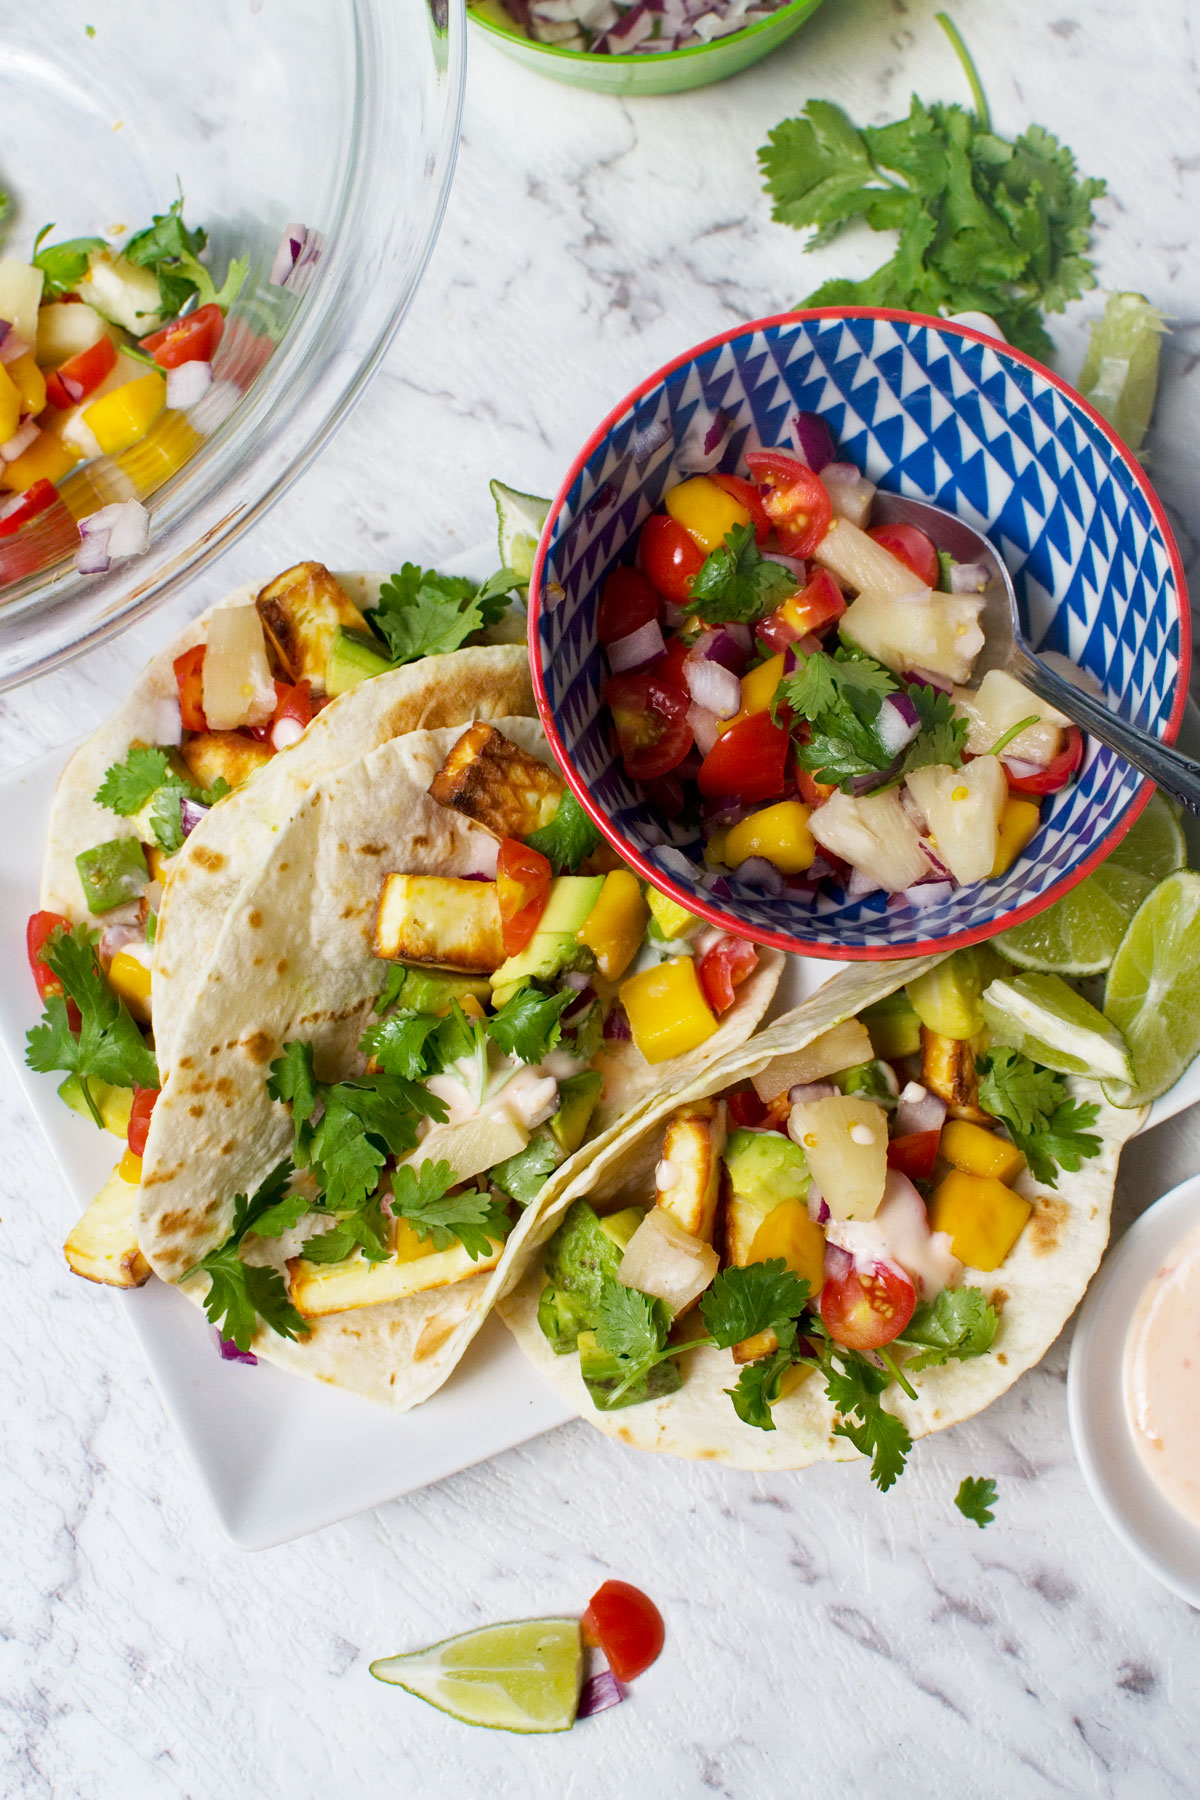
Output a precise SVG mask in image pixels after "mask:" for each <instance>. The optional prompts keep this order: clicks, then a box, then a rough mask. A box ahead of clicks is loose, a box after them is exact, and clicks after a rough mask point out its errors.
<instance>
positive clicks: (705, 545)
mask: <svg viewBox="0 0 1200 1800" xmlns="http://www.w3.org/2000/svg"><path fill="white" fill-rule="evenodd" d="M663 504H664V506H665V507H666V509H667V511H668V513H669V514H670V516H671V517H672V518H673V519H674V520H675V522H676V524H678V525H682V526H683V529H684V530H685V531H686V532H688V533H689V535H690V536H691V537H693V538H694V539H695V540H696V543H697V544H698V545H699V546H700V548H701V550H703V551H704V552H705V553H706V554H707V553H708V552H710V551H713V550H719V549H720V547H721V545H722V544H723V543H724V542H725V539H726V537H727V536H728V534H729V533H730V532H731V531H732V530H733V528H734V526H735V525H748V524H749V523H750V513H749V510H748V509H747V508H746V507H744V506H743V505H742V503H741V501H740V500H735V499H734V497H733V495H732V494H727V493H726V492H725V490H724V488H720V487H718V486H717V484H716V482H715V481H710V480H709V478H708V476H707V475H693V476H692V478H691V480H690V481H681V482H680V483H679V485H678V487H673V488H668V489H667V491H666V493H665V494H664V495H663Z"/></svg>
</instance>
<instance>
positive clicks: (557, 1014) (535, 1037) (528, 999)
mask: <svg viewBox="0 0 1200 1800" xmlns="http://www.w3.org/2000/svg"><path fill="white" fill-rule="evenodd" d="M578 998H579V996H578V995H577V994H576V993H574V992H573V991H572V990H571V989H570V988H564V989H563V990H562V991H561V993H557V994H543V993H542V991H541V989H540V988H537V987H534V986H533V985H532V984H530V985H529V986H528V987H523V988H518V989H517V991H516V993H515V994H514V995H513V996H512V998H511V999H510V1000H506V1001H505V1003H504V1005H503V1006H502V1007H501V1008H500V1010H499V1012H497V1013H493V1014H492V1016H491V1018H489V1019H488V1020H487V1030H488V1035H489V1036H490V1038H491V1040H492V1042H493V1043H494V1044H495V1046H496V1048H497V1049H498V1050H499V1051H500V1052H501V1054H502V1055H504V1056H515V1057H518V1058H519V1059H520V1061H521V1062H524V1063H537V1062H541V1060H542V1058H543V1057H544V1056H548V1055H549V1053H550V1051H551V1050H553V1048H554V1046H555V1045H556V1044H557V1043H558V1040H559V1038H560V1037H561V1036H562V1023H561V1021H562V1015H563V1013H564V1012H566V1010H567V1008H568V1006H571V1005H573V1004H574V1002H575V1001H576V1000H577V999H578Z"/></svg>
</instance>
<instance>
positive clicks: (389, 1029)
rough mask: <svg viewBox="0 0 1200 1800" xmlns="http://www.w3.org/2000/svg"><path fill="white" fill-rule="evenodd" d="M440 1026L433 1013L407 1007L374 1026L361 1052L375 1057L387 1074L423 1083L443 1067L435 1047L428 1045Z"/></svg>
mask: <svg viewBox="0 0 1200 1800" xmlns="http://www.w3.org/2000/svg"><path fill="white" fill-rule="evenodd" d="M441 1023H442V1021H441V1020H440V1019H437V1018H435V1017H434V1016H433V1015H432V1014H431V1013H419V1012H415V1011H413V1009H412V1008H411V1007H404V1008H402V1010H401V1011H400V1012H397V1013H392V1014H391V1015H390V1016H389V1017H388V1018H386V1019H384V1020H383V1021H382V1023H381V1024H379V1025H372V1026H371V1027H370V1029H369V1030H368V1031H367V1033H366V1034H365V1036H364V1037H363V1040H362V1049H363V1050H364V1052H366V1054H367V1055H369V1056H372V1057H374V1059H375V1061H376V1062H377V1063H378V1064H379V1067H380V1068H381V1069H382V1070H383V1071H384V1073H385V1074H387V1075H401V1076H403V1077H404V1078H405V1079H406V1080H408V1081H420V1080H421V1078H422V1077H423V1076H425V1075H432V1074H434V1073H435V1072H436V1071H437V1070H438V1069H439V1068H440V1067H441V1066H442V1065H441V1057H440V1055H439V1053H438V1050H437V1048H436V1046H433V1045H430V1043H429V1039H430V1038H431V1037H433V1036H435V1034H436V1033H437V1031H438V1028H439V1026H440V1025H441Z"/></svg>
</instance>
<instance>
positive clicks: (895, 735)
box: [875, 694, 921, 756]
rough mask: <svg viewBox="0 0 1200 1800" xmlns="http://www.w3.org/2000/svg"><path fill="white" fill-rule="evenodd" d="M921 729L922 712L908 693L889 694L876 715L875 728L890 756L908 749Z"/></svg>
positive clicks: (897, 754)
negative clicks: (920, 712)
mask: <svg viewBox="0 0 1200 1800" xmlns="http://www.w3.org/2000/svg"><path fill="white" fill-rule="evenodd" d="M920 729H921V718H920V714H919V713H918V712H917V709H916V707H915V706H914V705H913V703H912V701H911V700H910V699H909V697H908V695H907V694H889V695H888V697H887V699H886V700H885V701H884V702H883V705H882V706H881V707H880V708H879V711H878V713H877V714H876V716H875V730H876V732H877V734H878V736H879V741H880V743H881V744H882V745H883V747H884V749H885V750H886V751H887V753H888V755H889V756H899V754H900V752H901V751H902V750H907V749H908V746H909V745H910V744H911V743H912V741H913V739H914V738H915V737H916V736H917V735H918V733H919V732H920Z"/></svg>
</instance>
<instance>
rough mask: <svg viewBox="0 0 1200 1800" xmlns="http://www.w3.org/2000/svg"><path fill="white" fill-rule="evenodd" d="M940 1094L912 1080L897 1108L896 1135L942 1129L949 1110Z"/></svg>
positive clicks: (902, 1135)
mask: <svg viewBox="0 0 1200 1800" xmlns="http://www.w3.org/2000/svg"><path fill="white" fill-rule="evenodd" d="M947 1110H948V1109H947V1106H946V1102H945V1101H944V1100H943V1099H942V1097H941V1095H940V1094H935V1093H932V1092H931V1091H930V1089H929V1088H926V1087H922V1086H921V1083H920V1082H919V1081H910V1082H909V1083H908V1085H907V1086H906V1087H905V1088H904V1090H903V1091H902V1093H901V1095H900V1104H899V1106H897V1108H896V1136H897V1137H908V1136H909V1135H910V1133H912V1132H914V1131H940V1130H941V1129H942V1124H943V1121H944V1120H945V1117H946V1112H947Z"/></svg>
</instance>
